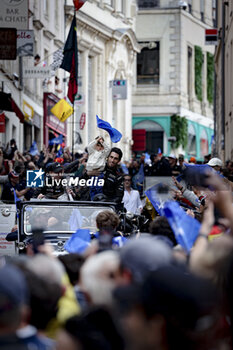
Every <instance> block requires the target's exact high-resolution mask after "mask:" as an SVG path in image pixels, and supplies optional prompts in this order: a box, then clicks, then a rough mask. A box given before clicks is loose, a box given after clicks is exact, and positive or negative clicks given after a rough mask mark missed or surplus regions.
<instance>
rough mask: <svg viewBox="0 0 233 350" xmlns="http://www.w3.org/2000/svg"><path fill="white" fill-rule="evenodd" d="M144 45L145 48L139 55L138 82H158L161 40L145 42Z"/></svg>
mask: <svg viewBox="0 0 233 350" xmlns="http://www.w3.org/2000/svg"><path fill="white" fill-rule="evenodd" d="M143 45H144V47H143V49H142V50H141V52H140V53H139V54H138V55H137V83H138V84H158V83H159V42H151V43H143ZM154 46H155V47H154ZM150 47H153V48H150Z"/></svg>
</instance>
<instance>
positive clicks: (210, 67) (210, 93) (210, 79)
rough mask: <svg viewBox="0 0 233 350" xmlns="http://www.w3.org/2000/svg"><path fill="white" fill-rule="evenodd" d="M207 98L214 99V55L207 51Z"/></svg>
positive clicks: (211, 100) (211, 101) (210, 100)
mask: <svg viewBox="0 0 233 350" xmlns="http://www.w3.org/2000/svg"><path fill="white" fill-rule="evenodd" d="M207 100H208V101H209V102H210V103H213V100H214V56H213V55H212V54H211V53H209V52H207Z"/></svg>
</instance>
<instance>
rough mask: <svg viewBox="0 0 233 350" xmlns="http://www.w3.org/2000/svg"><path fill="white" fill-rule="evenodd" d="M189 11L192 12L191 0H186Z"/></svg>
mask: <svg viewBox="0 0 233 350" xmlns="http://www.w3.org/2000/svg"><path fill="white" fill-rule="evenodd" d="M188 9H189V13H192V0H188Z"/></svg>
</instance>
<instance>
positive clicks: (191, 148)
mask: <svg viewBox="0 0 233 350" xmlns="http://www.w3.org/2000/svg"><path fill="white" fill-rule="evenodd" d="M188 154H189V155H190V156H195V155H196V132H195V128H194V126H193V125H192V124H189V126H188Z"/></svg>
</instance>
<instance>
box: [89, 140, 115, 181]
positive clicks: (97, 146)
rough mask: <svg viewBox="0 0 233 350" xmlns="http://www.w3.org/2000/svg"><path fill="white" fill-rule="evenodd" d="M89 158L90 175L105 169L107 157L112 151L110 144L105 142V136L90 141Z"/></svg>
mask: <svg viewBox="0 0 233 350" xmlns="http://www.w3.org/2000/svg"><path fill="white" fill-rule="evenodd" d="M87 150H88V160H87V164H86V170H87V174H88V175H95V174H94V173H100V172H101V171H103V170H104V168H105V164H106V158H107V156H108V154H109V152H110V148H109V146H108V145H107V144H106V143H105V142H104V139H103V137H101V136H97V137H96V138H95V140H93V141H92V142H91V143H89V145H88V147H87Z"/></svg>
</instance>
